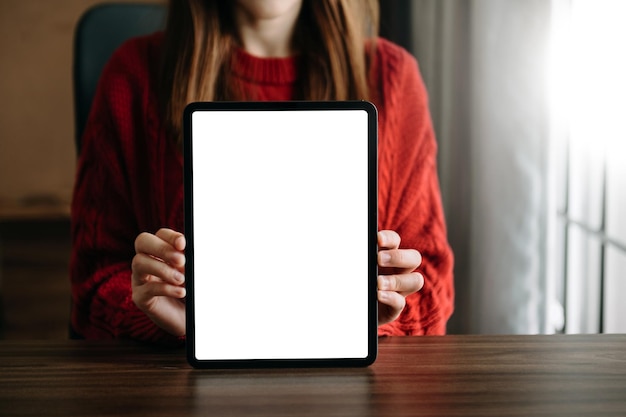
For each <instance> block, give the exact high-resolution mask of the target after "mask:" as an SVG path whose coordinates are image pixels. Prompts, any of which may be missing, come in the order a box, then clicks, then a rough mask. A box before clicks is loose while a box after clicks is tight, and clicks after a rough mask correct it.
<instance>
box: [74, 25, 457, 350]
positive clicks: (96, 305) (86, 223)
mask: <svg viewBox="0 0 626 417" xmlns="http://www.w3.org/2000/svg"><path fill="white" fill-rule="evenodd" d="M162 39H163V36H162V34H155V35H150V36H147V37H142V38H137V39H133V40H131V41H129V42H127V43H126V44H124V45H123V46H122V47H121V48H120V49H119V50H118V51H117V52H116V53H115V54H114V56H113V57H112V58H111V60H110V61H109V63H108V65H107V66H106V68H105V70H104V72H103V75H102V77H101V79H100V84H99V87H98V90H97V92H96V97H95V99H94V103H93V105H92V109H91V115H90V117H89V120H88V123H87V127H86V130H85V133H84V136H83V147H82V151H81V155H80V160H79V163H78V171H77V176H76V184H75V190H74V199H73V204H72V237H73V252H72V259H71V283H72V297H73V309H72V326H73V328H74V330H76V331H77V332H78V333H79V334H81V335H82V336H84V337H86V338H88V339H104V338H133V339H139V340H143V341H149V342H157V343H176V342H177V341H178V342H180V340H176V339H175V338H174V337H172V336H170V335H169V334H167V333H166V332H164V331H163V330H161V329H160V328H158V327H157V326H156V325H155V324H154V323H153V322H152V321H151V320H150V319H149V318H148V317H147V316H146V315H145V314H144V313H142V312H141V311H140V310H139V309H137V307H136V306H135V305H134V304H133V301H132V299H131V286H130V275H131V260H132V258H133V256H134V240H135V238H136V237H137V235H138V234H139V233H140V232H143V231H148V232H152V233H154V232H156V231H157V230H158V229H159V228H161V227H169V228H172V229H175V230H179V231H182V230H183V207H182V203H183V179H182V174H183V168H182V157H181V154H180V151H179V149H178V147H177V146H176V145H175V144H174V141H173V140H171V138H168V137H166V135H165V134H164V129H163V126H162V124H161V117H160V115H159V111H158V107H157V99H156V97H155V90H156V88H155V86H156V83H157V78H156V68H157V67H158V60H159V51H160V48H161V44H162ZM235 61H236V62H235V64H234V66H233V68H232V71H233V72H234V74H235V75H236V77H237V78H238V79H239V81H240V82H241V83H242V84H243V85H244V86H245V87H246V88H247V89H249V90H251V91H254V95H255V97H256V98H257V99H258V100H289V99H292V98H293V93H294V86H295V83H296V82H297V75H298V74H297V65H296V59H292V58H285V59H261V58H257V57H252V56H250V55H248V54H246V53H245V52H243V51H241V50H240V51H238V52H237V54H236V59H235ZM373 68H374V71H373V77H372V85H373V86H375V88H374V90H375V95H376V96H377V97H380V98H379V99H375V100H374V103H375V104H376V106H377V107H378V111H379V203H378V205H379V207H378V209H379V228H380V229H392V230H395V231H397V232H398V233H399V234H400V236H401V237H402V245H401V247H404V248H415V249H417V250H419V251H420V252H421V254H422V256H423V263H422V265H421V266H420V268H419V270H420V271H421V272H422V273H423V275H424V277H425V285H424V288H423V289H422V290H421V291H420V292H419V293H417V294H414V295H411V296H409V297H408V298H407V306H406V308H405V309H404V311H403V313H402V315H401V316H400V317H399V318H398V319H397V320H396V321H394V322H392V323H389V324H386V325H383V326H380V327H379V334H380V335H420V334H443V333H444V332H445V326H446V321H447V320H448V318H449V317H450V315H451V313H452V308H453V284H452V263H453V257H452V253H451V251H450V248H449V246H448V243H447V239H446V228H445V223H444V218H443V213H442V208H441V201H440V200H441V199H440V192H439V184H438V179H437V171H436V159H435V154H436V143H435V138H434V135H433V129H432V125H431V121H430V115H429V111H428V103H427V96H426V91H425V88H424V85H423V82H422V80H421V77H420V74H419V72H418V67H417V64H416V62H415V60H414V59H413V57H412V56H411V55H409V54H408V53H407V52H406V51H404V50H403V49H401V48H399V47H398V46H395V45H393V44H391V43H390V42H388V41H384V40H382V39H381V40H380V41H379V42H378V44H377V54H376V60H375V65H374V67H373Z"/></svg>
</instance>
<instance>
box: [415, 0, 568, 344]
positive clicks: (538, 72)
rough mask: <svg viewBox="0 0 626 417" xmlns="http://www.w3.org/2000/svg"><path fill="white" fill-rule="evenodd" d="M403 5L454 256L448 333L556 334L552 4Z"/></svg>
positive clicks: (472, 1)
mask: <svg viewBox="0 0 626 417" xmlns="http://www.w3.org/2000/svg"><path fill="white" fill-rule="evenodd" d="M409 8H410V14H411V23H412V24H411V25H410V31H411V35H410V39H411V40H412V43H411V44H410V45H409V47H410V49H411V51H412V52H413V53H414V55H415V56H416V57H417V58H418V61H419V63H420V66H421V70H422V74H423V76H424V79H425V82H426V84H427V88H428V90H429V93H430V97H431V103H430V104H431V111H432V115H433V121H434V124H435V129H436V133H437V137H438V140H439V171H440V179H441V188H442V194H443V200H444V208H445V211H446V218H447V223H448V233H449V239H450V242H451V244H452V246H453V249H454V251H455V256H456V267H455V281H456V312H455V314H454V316H453V318H452V320H451V322H450V324H449V328H448V332H449V333H531V334H532V333H551V332H553V331H554V329H555V326H558V323H556V324H555V320H556V321H558V316H559V314H553V313H552V312H554V311H558V303H557V302H556V294H555V292H556V288H557V287H558V283H557V282H555V280H554V277H552V278H549V274H548V273H547V266H546V263H547V262H546V260H547V259H546V244H547V243H546V242H547V241H548V240H547V235H548V233H547V225H546V221H547V213H548V211H549V210H550V209H551V207H550V198H549V191H550V187H549V186H548V184H549V182H548V160H549V151H550V146H549V143H550V141H549V134H550V125H549V120H548V115H549V112H548V103H549V89H548V88H547V87H548V86H547V64H548V52H549V50H548V47H549V39H550V30H551V11H552V8H551V2H550V1H546V0H507V1H502V0H417V1H412V2H409ZM555 305H556V307H557V308H554V306H555Z"/></svg>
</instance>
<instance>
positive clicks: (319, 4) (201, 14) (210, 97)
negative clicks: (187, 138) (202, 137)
mask: <svg viewBox="0 0 626 417" xmlns="http://www.w3.org/2000/svg"><path fill="white" fill-rule="evenodd" d="M233 7H234V6H233V1H232V0H169V13H168V18H167V24H166V28H165V40H164V54H163V63H162V68H161V78H160V79H161V85H160V86H159V100H160V102H161V104H162V108H163V111H164V113H165V121H166V126H167V127H168V130H170V133H171V134H172V135H173V136H174V137H175V138H177V140H179V141H180V140H181V139H182V137H181V136H182V135H181V130H182V114H183V109H184V107H185V106H186V105H187V104H188V103H190V102H193V101H216V100H243V99H245V97H244V96H242V92H240V91H238V90H237V89H236V88H235V86H234V84H233V82H232V81H231V80H230V72H229V71H228V69H227V65H228V64H229V63H230V57H231V53H232V50H233V46H234V45H235V44H236V37H235V36H236V33H235V27H234V19H233V13H232V8H233ZM378 15H379V11H378V1H377V0H304V1H303V4H302V10H301V12H300V16H299V22H298V31H297V33H296V34H295V36H296V38H295V42H296V44H297V47H298V50H299V52H300V54H299V56H300V57H301V59H302V61H301V62H300V65H299V68H301V69H302V70H303V73H302V74H300V77H299V79H300V81H299V86H298V87H299V88H298V93H297V94H298V97H295V98H296V99H300V100H359V99H368V98H369V96H370V92H369V86H368V69H369V66H370V65H369V62H370V60H371V58H370V56H371V54H372V53H373V50H374V43H373V42H370V44H369V45H370V47H367V46H366V42H367V40H368V39H369V40H371V41H374V40H375V38H376V36H377V35H378V19H379V16H378Z"/></svg>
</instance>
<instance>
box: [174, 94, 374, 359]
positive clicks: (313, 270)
mask: <svg viewBox="0 0 626 417" xmlns="http://www.w3.org/2000/svg"><path fill="white" fill-rule="evenodd" d="M183 126H184V128H183V130H184V181H185V234H186V238H187V249H186V258H187V264H186V269H185V273H186V287H187V298H186V306H187V309H186V311H187V313H186V314H187V317H186V319H187V357H188V360H189V362H190V364H191V365H192V366H194V367H197V368H233V367H274V366H279V367H309V366H367V365H369V364H371V363H372V362H373V361H374V360H375V358H376V352H377V301H376V289H377V283H376V280H377V259H376V257H377V246H376V244H377V239H376V236H377V235H376V234H377V130H378V128H377V112H376V108H375V107H374V105H373V104H371V103H369V102H365V101H348V102H343V101H342V102H211V103H192V104H190V105H188V106H187V107H186V109H185V112H184V124H183Z"/></svg>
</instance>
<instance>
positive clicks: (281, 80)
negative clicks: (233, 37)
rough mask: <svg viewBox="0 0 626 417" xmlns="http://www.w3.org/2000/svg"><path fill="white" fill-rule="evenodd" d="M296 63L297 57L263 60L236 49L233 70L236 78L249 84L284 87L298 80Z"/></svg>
mask: <svg viewBox="0 0 626 417" xmlns="http://www.w3.org/2000/svg"><path fill="white" fill-rule="evenodd" d="M296 62H297V59H296V57H287V58H261V57H257V56H254V55H250V54H249V53H248V52H246V51H245V50H243V49H242V48H235V52H234V54H233V59H232V66H231V68H232V71H233V73H234V74H235V75H236V76H238V77H240V78H242V79H244V80H246V81H249V82H253V83H257V84H273V85H284V84H293V83H294V82H295V81H296V80H297V78H298V77H297V65H296Z"/></svg>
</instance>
